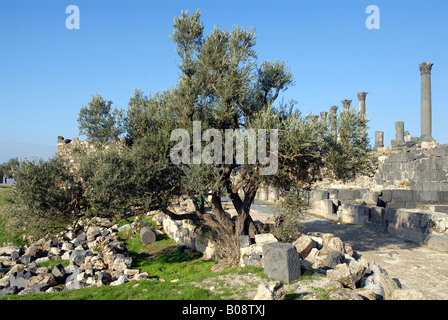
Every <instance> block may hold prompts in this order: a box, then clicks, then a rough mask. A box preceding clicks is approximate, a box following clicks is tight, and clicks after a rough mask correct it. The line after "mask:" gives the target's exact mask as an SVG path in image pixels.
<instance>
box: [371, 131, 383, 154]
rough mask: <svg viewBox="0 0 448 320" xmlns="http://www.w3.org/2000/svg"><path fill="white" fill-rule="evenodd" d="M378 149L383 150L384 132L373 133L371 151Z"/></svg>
mask: <svg viewBox="0 0 448 320" xmlns="http://www.w3.org/2000/svg"><path fill="white" fill-rule="evenodd" d="M378 148H384V132H383V131H375V145H374V147H373V149H374V150H378Z"/></svg>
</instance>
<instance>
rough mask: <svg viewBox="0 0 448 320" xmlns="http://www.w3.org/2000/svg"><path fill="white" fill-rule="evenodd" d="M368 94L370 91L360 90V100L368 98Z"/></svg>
mask: <svg viewBox="0 0 448 320" xmlns="http://www.w3.org/2000/svg"><path fill="white" fill-rule="evenodd" d="M366 94H368V92H358V100H366Z"/></svg>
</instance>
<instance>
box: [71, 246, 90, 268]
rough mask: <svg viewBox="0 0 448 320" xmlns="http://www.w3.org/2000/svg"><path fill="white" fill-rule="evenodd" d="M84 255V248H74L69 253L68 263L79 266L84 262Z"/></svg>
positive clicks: (85, 254)
mask: <svg viewBox="0 0 448 320" xmlns="http://www.w3.org/2000/svg"><path fill="white" fill-rule="evenodd" d="M86 256H87V252H86V251H85V250H74V251H73V252H72V254H71V255H70V263H73V264H76V265H77V266H80V265H82V264H83V263H84V261H85V259H86Z"/></svg>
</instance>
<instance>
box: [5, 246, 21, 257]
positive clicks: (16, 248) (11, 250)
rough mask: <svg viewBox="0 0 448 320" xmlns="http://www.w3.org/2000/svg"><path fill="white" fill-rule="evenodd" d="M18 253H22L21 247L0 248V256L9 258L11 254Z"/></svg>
mask: <svg viewBox="0 0 448 320" xmlns="http://www.w3.org/2000/svg"><path fill="white" fill-rule="evenodd" d="M15 251H18V252H21V251H23V248H22V246H6V247H1V248H0V256H10V255H11V254H12V253H13V252H15Z"/></svg>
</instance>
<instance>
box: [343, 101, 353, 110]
mask: <svg viewBox="0 0 448 320" xmlns="http://www.w3.org/2000/svg"><path fill="white" fill-rule="evenodd" d="M341 102H342V107H343V108H344V111H345V110H347V111H348V109H350V104H351V103H352V100H342V101H341Z"/></svg>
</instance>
